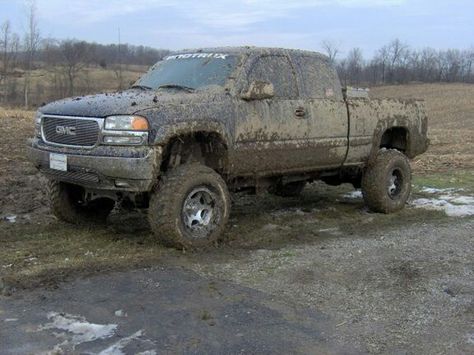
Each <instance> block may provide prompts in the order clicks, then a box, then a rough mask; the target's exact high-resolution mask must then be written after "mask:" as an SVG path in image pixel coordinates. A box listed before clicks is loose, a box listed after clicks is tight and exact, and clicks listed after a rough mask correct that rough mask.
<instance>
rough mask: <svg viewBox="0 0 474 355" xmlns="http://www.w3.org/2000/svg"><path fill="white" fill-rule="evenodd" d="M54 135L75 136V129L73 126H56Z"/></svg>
mask: <svg viewBox="0 0 474 355" xmlns="http://www.w3.org/2000/svg"><path fill="white" fill-rule="evenodd" d="M56 134H59V135H61V136H75V135H76V127H74V126H56Z"/></svg>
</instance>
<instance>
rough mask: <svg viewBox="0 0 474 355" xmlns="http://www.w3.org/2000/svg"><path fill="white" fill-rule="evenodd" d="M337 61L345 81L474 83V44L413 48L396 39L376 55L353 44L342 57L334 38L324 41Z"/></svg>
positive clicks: (363, 83)
mask: <svg viewBox="0 0 474 355" xmlns="http://www.w3.org/2000/svg"><path fill="white" fill-rule="evenodd" d="M321 46H322V48H323V50H324V51H325V53H326V54H327V55H328V56H329V58H330V60H331V61H332V62H333V63H334V64H335V65H336V67H337V69H338V72H339V75H340V78H341V81H342V83H343V85H352V86H375V85H388V84H390V85H393V84H407V83H411V82H421V83H437V82H446V83H454V82H462V83H474V68H473V62H474V47H473V48H471V49H466V50H460V49H447V50H436V49H433V48H423V49H413V48H410V46H408V45H407V44H406V43H404V42H402V41H401V40H399V39H394V40H392V41H391V42H390V43H388V44H387V45H384V46H383V47H382V48H380V49H379V50H377V51H376V53H375V55H374V56H373V58H372V59H369V60H366V59H364V56H363V53H362V50H361V49H360V48H353V49H351V50H350V51H349V53H348V54H347V56H346V57H345V58H339V53H340V51H339V48H338V46H337V45H336V44H334V42H330V41H324V42H322V44H321Z"/></svg>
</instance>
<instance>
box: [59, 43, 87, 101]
mask: <svg viewBox="0 0 474 355" xmlns="http://www.w3.org/2000/svg"><path fill="white" fill-rule="evenodd" d="M60 49H61V53H62V56H63V59H64V61H63V67H64V73H65V75H66V77H67V79H68V95H69V96H73V95H74V94H75V83H76V79H77V78H78V76H79V74H80V72H81V71H82V70H83V69H84V67H85V65H86V62H87V57H88V47H87V43H86V42H84V41H82V42H77V41H72V40H68V41H64V42H62V43H61V46H60Z"/></svg>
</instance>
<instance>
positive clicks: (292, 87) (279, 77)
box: [248, 56, 298, 98]
mask: <svg viewBox="0 0 474 355" xmlns="http://www.w3.org/2000/svg"><path fill="white" fill-rule="evenodd" d="M254 80H259V81H266V82H269V83H272V84H273V87H274V90H275V97H282V98H294V97H297V96H298V90H297V88H296V79H295V76H294V74H293V69H292V67H291V65H290V62H289V61H288V58H286V57H284V56H262V57H259V58H258V59H257V60H256V62H255V63H254V65H253V67H252V69H251V70H250V73H249V77H248V82H249V83H251V82H252V81H254Z"/></svg>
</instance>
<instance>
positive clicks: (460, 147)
mask: <svg viewBox="0 0 474 355" xmlns="http://www.w3.org/2000/svg"><path fill="white" fill-rule="evenodd" d="M372 96H375V97H378V96H388V97H417V98H422V99H424V100H425V102H426V108H427V112H428V116H429V118H430V131H429V135H430V139H431V141H432V146H431V147H430V149H429V151H428V152H427V153H426V154H424V155H423V156H421V157H418V158H417V159H415V160H414V161H413V167H414V174H415V180H414V183H415V189H414V190H415V192H414V195H415V197H424V196H425V195H424V193H423V192H422V189H421V188H422V187H426V186H430V187H443V188H446V187H456V188H462V189H464V190H463V191H465V192H466V193H468V194H472V193H474V175H473V173H474V151H473V149H472V143H473V141H474V100H472V99H471V98H472V97H474V85H458V84H453V85H444V84H443V85H441V84H440V85H408V86H392V87H380V88H374V89H373V90H372ZM32 128H33V112H27V111H21V110H7V109H1V108H0V152H1V158H0V171H1V174H0V289H1V288H2V287H1V286H2V285H1V284H2V282H3V284H4V286H5V285H9V287H10V288H11V287H19V288H21V287H29V286H34V285H38V284H43V285H48V284H54V283H55V282H57V281H59V280H62V279H64V278H67V277H69V276H71V275H77V274H87V273H91V272H97V271H103V270H112V269H114V270H115V269H122V268H129V267H132V266H136V265H154V264H156V263H157V261H158V260H163V259H166V260H167V262H170V263H178V264H180V263H186V262H193V263H196V262H197V263H199V258H201V257H203V258H205V257H206V256H205V255H203V256H196V255H194V256H189V255H188V256H183V255H184V254H183V253H182V252H179V251H175V250H172V249H167V248H164V247H162V246H161V245H160V244H158V243H157V242H156V240H155V239H154V238H153V237H152V236H151V234H150V231H149V228H148V225H147V223H146V219H145V217H144V215H143V214H142V212H139V211H136V212H133V213H124V212H122V211H117V212H116V213H114V214H113V215H112V216H111V218H110V221H109V223H108V225H106V226H99V227H75V226H70V225H67V224H64V223H61V222H58V221H56V220H55V219H54V217H53V216H51V215H50V214H49V211H48V207H47V203H46V200H45V195H44V178H42V177H41V176H40V175H39V174H38V173H37V172H36V170H35V169H34V168H33V167H32V166H31V165H30V164H29V163H28V161H27V159H26V157H25V141H26V139H27V138H28V137H30V136H31V135H32ZM350 191H351V187H349V186H342V187H327V186H326V185H321V184H315V185H313V186H311V187H309V188H307V189H306V190H305V193H304V195H303V197H302V199H301V200H299V199H282V198H277V197H274V196H270V195H266V196H264V197H263V198H261V199H255V198H253V197H246V196H244V197H240V198H238V199H237V202H236V204H235V208H234V210H233V213H232V216H231V221H230V223H229V227H228V230H227V232H226V237H227V238H226V239H227V242H226V243H224V244H223V245H221V246H220V248H221V252H222V254H223V255H225V254H226V253H227V254H228V253H246V251H247V250H249V249H252V250H256V249H278V248H280V247H281V246H282V245H287V244H291V243H301V244H304V243H311V242H313V241H314V239H315V238H322V237H323V234H324V233H319V232H317V231H318V230H322V229H331V228H335V227H337V228H340V230H341V231H342V232H344V233H346V232H347V233H348V235H350V234H351V231H352V230H353V228H354V226H357V230H358V231H363V230H364V229H366V230H375V229H378V228H386V227H387V228H396V226H397V223H398V222H397V221H398V220H399V219H400V218H403V220H404V223H406V224H408V225H409V224H410V223H415V222H419V221H423V222H426V223H430V221H435V220H436V221H439V220H441V221H442V220H443V219H444V218H446V216H444V215H443V213H442V212H439V211H427V210H422V209H416V210H415V209H411V208H410V209H407V210H405V211H403V212H401V213H400V214H397V215H388V216H387V215H377V214H370V215H369V214H367V212H366V211H364V210H363V206H362V202H361V201H359V200H357V201H353V200H352V199H350V198H347V197H344V196H346V194H347V193H348V192H350ZM308 214H310V215H311V216H312V217H311V218H310V219H311V221H310V222H311V223H309V222H308ZM341 216H342V217H341ZM124 221H125V222H126V223H124ZM280 226H285V227H284V228H283V227H280ZM316 226H317V228H316ZM214 257H215V255H214ZM1 280H3V281H1ZM5 289H7V288H5Z"/></svg>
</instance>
